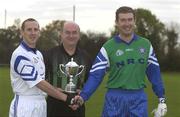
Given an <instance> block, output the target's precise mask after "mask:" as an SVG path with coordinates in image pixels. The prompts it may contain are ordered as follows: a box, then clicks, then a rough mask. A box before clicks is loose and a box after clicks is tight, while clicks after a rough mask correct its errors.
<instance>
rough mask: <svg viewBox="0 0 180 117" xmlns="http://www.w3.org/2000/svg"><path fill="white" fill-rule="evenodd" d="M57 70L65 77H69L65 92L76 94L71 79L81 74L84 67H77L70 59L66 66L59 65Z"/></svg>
mask: <svg viewBox="0 0 180 117" xmlns="http://www.w3.org/2000/svg"><path fill="white" fill-rule="evenodd" d="M59 69H60V71H61V72H62V73H63V74H64V75H66V77H69V83H68V84H67V85H66V87H65V92H67V93H76V85H75V84H74V83H73V79H74V78H76V77H77V76H78V75H80V74H81V73H82V71H83V70H84V66H83V65H78V64H77V63H76V62H74V61H73V58H71V61H70V62H68V63H67V64H66V65H64V64H60V65H59Z"/></svg>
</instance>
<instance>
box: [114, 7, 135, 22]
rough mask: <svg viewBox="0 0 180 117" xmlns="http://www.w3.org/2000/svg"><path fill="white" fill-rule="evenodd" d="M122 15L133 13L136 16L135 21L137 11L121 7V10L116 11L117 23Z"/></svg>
mask: <svg viewBox="0 0 180 117" xmlns="http://www.w3.org/2000/svg"><path fill="white" fill-rule="evenodd" d="M120 13H132V14H133V16H134V19H135V11H134V10H133V9H132V8H131V7H128V6H122V7H119V8H118V9H117V10H116V21H117V20H118V15H119V14H120Z"/></svg>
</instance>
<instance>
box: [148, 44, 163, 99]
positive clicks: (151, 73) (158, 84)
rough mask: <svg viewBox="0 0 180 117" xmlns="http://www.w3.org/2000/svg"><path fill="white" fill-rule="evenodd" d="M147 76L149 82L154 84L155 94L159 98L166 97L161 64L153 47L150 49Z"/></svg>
mask: <svg viewBox="0 0 180 117" xmlns="http://www.w3.org/2000/svg"><path fill="white" fill-rule="evenodd" d="M146 74H147V77H148V80H149V81H150V82H151V84H152V89H153V92H154V93H155V94H156V96H157V97H158V98H162V97H164V95H165V89H164V86H163V81H162V78H161V72H160V67H159V63H158V61H157V58H156V56H155V53H154V51H153V49H152V47H151V49H150V54H149V58H148V66H147V69H146Z"/></svg>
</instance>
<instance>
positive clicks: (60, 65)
mask: <svg viewBox="0 0 180 117" xmlns="http://www.w3.org/2000/svg"><path fill="white" fill-rule="evenodd" d="M63 67H64V68H65V66H64V65H63V64H59V69H60V71H61V72H62V73H63V74H64V75H66V76H67V74H66V73H65V72H64V71H63V70H62V68H63Z"/></svg>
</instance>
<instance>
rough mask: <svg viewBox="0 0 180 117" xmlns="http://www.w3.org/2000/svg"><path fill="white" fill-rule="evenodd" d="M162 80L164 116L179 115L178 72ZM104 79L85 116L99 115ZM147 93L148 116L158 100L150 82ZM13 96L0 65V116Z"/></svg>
mask: <svg viewBox="0 0 180 117" xmlns="http://www.w3.org/2000/svg"><path fill="white" fill-rule="evenodd" d="M162 76H163V81H164V84H165V88H166V97H167V106H168V113H167V116H166V117H180V111H179V108H180V107H179V105H180V100H179V99H180V93H179V91H178V90H179V89H180V73H163V74H162ZM106 80H107V78H105V79H104V81H103V82H102V84H101V85H100V87H99V88H98V89H97V91H96V92H95V93H94V94H93V95H92V97H91V98H90V100H89V101H87V102H86V117H100V115H101V111H102V108H103V101H104V94H105V92H106V89H105V88H104V87H105V83H106ZM145 91H146V92H147V95H148V100H149V101H148V106H149V107H148V108H149V117H153V116H152V114H151V111H152V110H153V109H154V108H156V106H157V103H158V100H157V98H156V96H155V95H154V93H153V92H152V89H151V84H150V83H149V82H147V88H146V89H145ZM12 98H13V94H12V89H11V85H10V76H9V68H8V67H3V68H1V67H0V117H8V111H9V105H10V102H11V100H12Z"/></svg>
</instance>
